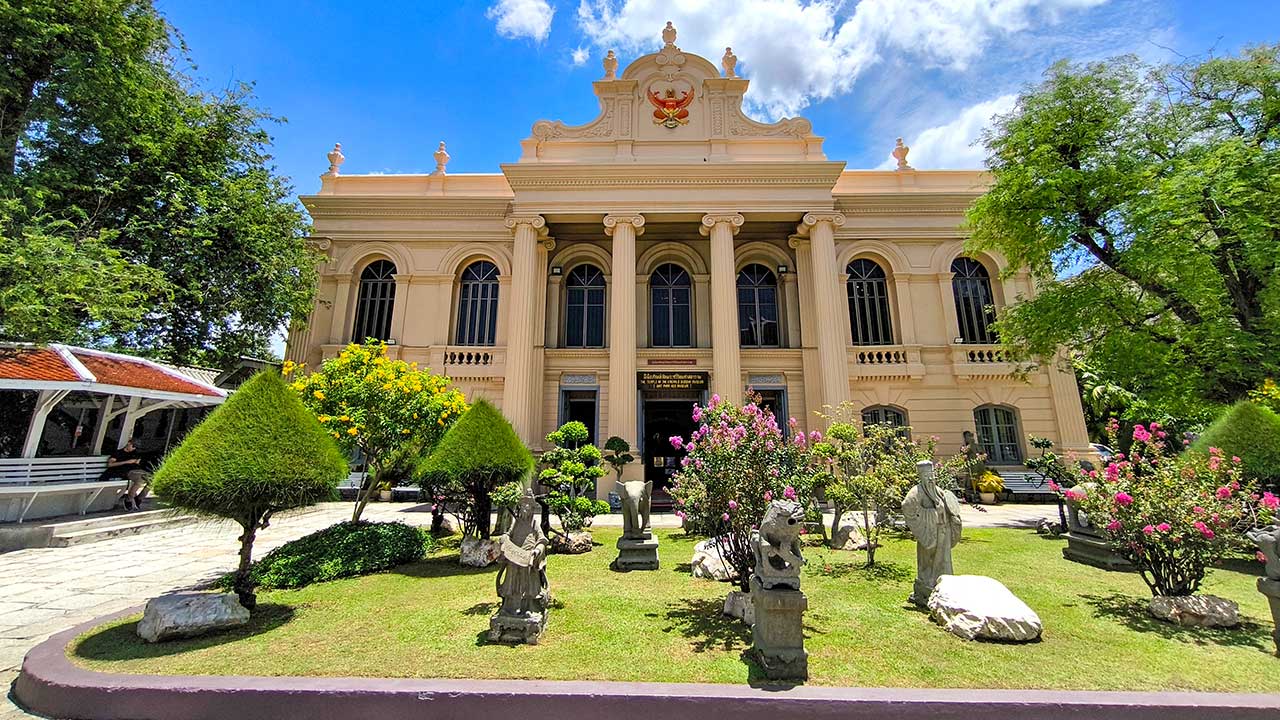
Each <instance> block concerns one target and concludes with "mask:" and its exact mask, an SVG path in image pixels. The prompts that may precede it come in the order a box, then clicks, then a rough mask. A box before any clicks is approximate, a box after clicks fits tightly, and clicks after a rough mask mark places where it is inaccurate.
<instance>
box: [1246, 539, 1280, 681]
mask: <svg viewBox="0 0 1280 720" xmlns="http://www.w3.org/2000/svg"><path fill="white" fill-rule="evenodd" d="M1247 534H1248V536H1249V539H1250V540H1252V541H1253V542H1254V543H1255V544H1257V546H1258V550H1260V551H1262V557H1263V558H1265V559H1266V562H1267V564H1266V566H1265V568H1264V569H1263V573H1264V574H1265V577H1260V578H1258V592H1260V593H1262V594H1263V595H1265V596H1266V598H1267V603H1268V604H1269V605H1270V606H1271V621H1272V623H1274V625H1275V628H1274V629H1273V630H1272V632H1271V639H1272V640H1274V641H1275V643H1276V656H1277V657H1280V525H1268V526H1266V527H1264V528H1258V529H1257V530H1250V531H1249V532H1248V533H1247Z"/></svg>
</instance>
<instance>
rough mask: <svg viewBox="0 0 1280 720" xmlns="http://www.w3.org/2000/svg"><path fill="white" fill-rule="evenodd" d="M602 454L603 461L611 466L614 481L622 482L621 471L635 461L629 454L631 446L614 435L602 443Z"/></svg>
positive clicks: (633, 456)
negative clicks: (614, 476)
mask: <svg viewBox="0 0 1280 720" xmlns="http://www.w3.org/2000/svg"><path fill="white" fill-rule="evenodd" d="M604 453H605V455H604V461H605V462H607V463H609V464H610V465H611V466H613V473H614V475H616V476H617V477H616V478H615V480H617V481H618V482H622V471H623V469H624V468H626V466H627V465H628V464H630V463H632V462H635V459H636V456H635V455H632V454H631V444H630V443H628V442H627V441H626V440H623V439H622V438H620V437H618V436H617V435H614V436H612V437H610V438H609V439H608V440H605V441H604Z"/></svg>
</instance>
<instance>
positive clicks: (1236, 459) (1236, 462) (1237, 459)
mask: <svg viewBox="0 0 1280 720" xmlns="http://www.w3.org/2000/svg"><path fill="white" fill-rule="evenodd" d="M1240 462H1241V461H1240V456H1239V455H1232V456H1231V464H1233V465H1239V464H1240Z"/></svg>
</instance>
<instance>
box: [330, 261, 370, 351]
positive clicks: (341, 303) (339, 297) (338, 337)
mask: <svg viewBox="0 0 1280 720" xmlns="http://www.w3.org/2000/svg"><path fill="white" fill-rule="evenodd" d="M333 279H334V280H335V281H336V282H337V283H338V287H337V288H336V289H335V290H334V294H333V318H332V321H331V322H330V324H329V343H330V344H331V345H346V344H347V341H349V340H350V339H351V326H350V325H348V324H347V306H348V305H350V304H351V273H343V274H341V275H334V276H333ZM361 339H362V340H363V338H361Z"/></svg>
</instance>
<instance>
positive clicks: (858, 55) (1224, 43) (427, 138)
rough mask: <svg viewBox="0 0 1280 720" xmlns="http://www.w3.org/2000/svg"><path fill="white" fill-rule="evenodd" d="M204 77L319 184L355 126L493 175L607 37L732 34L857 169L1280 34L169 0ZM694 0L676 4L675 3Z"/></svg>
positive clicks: (279, 157)
mask: <svg viewBox="0 0 1280 720" xmlns="http://www.w3.org/2000/svg"><path fill="white" fill-rule="evenodd" d="M157 4H158V6H159V7H160V9H161V11H162V12H164V13H165V15H166V16H167V17H168V19H169V20H170V22H172V23H173V24H174V25H175V26H176V27H177V28H178V29H179V31H180V32H181V34H182V35H183V37H184V38H185V40H186V42H187V43H188V45H189V47H190V52H191V55H192V57H193V58H194V60H195V62H196V63H197V67H196V68H195V69H194V70H193V71H192V72H193V74H194V75H195V76H196V78H197V79H198V80H199V82H200V83H201V85H203V86H204V87H206V88H209V89H215V90H216V89H220V88H225V87H226V86H228V85H229V84H231V83H233V82H236V81H252V82H255V83H256V86H257V94H258V98H259V100H258V102H259V105H260V106H262V107H264V108H266V109H267V110H269V111H270V112H272V113H274V114H276V115H281V116H284V117H286V118H287V119H288V123H287V124H285V125H282V126H276V127H273V128H272V133H273V135H274V137H275V149H274V154H275V156H276V162H277V165H278V168H279V170H280V171H281V172H282V173H283V174H285V175H287V176H289V177H291V178H292V180H293V184H294V186H295V189H296V190H297V191H298V192H299V193H304V194H305V193H311V192H314V191H315V190H316V189H317V188H318V185H319V181H318V179H317V176H318V175H319V174H320V173H321V172H323V171H324V169H325V167H326V163H325V159H324V155H325V153H326V152H327V151H328V150H329V148H330V147H332V145H333V143H334V142H341V143H342V144H343V148H344V151H345V153H346V157H347V161H346V164H345V165H344V166H343V172H347V173H396V172H429V171H430V170H431V169H432V167H433V166H434V163H433V161H432V158H431V153H432V152H433V151H434V150H435V147H436V144H437V143H438V142H439V141H441V140H444V141H446V142H447V143H448V148H449V152H450V154H451V155H452V158H453V159H452V161H451V162H450V165H449V170H450V172H497V171H498V169H499V168H498V164H499V163H502V162H511V161H514V160H515V159H516V158H517V157H518V155H519V145H518V143H519V140H520V139H521V138H524V137H526V136H527V135H528V133H529V128H530V126H531V125H532V124H533V122H534V121H536V120H539V119H543V118H547V119H561V120H564V121H566V122H569V123H580V122H586V121H588V120H591V119H592V118H594V117H595V116H596V114H597V105H596V102H595V97H594V96H593V94H592V92H591V81H592V80H595V79H598V78H599V77H600V75H601V74H602V72H601V66H600V60H601V58H602V57H603V55H604V51H605V49H607V48H615V49H616V50H617V51H618V54H619V57H620V58H621V60H622V64H623V66H624V67H625V65H626V63H627V62H629V61H630V60H631V59H634V58H635V57H636V56H638V55H640V54H643V53H644V52H651V51H653V50H656V49H657V47H659V46H660V44H661V40H660V37H659V31H660V29H661V27H662V25H663V22H664V21H665V20H667V19H670V20H673V21H674V22H675V25H676V27H677V28H678V29H679V31H680V35H679V39H678V40H677V44H678V45H680V46H681V47H682V48H683V49H685V50H686V51H693V52H698V53H700V54H703V55H706V56H707V57H709V58H710V59H712V61H713V62H715V63H716V64H717V65H718V64H719V57H720V55H721V54H722V53H723V51H724V47H725V46H726V45H732V46H733V47H734V51H735V53H736V54H737V55H738V57H739V72H740V74H742V75H744V76H746V77H748V78H751V79H752V89H751V92H750V94H749V95H748V100H749V101H750V111H751V112H752V113H753V114H754V115H756V116H757V117H759V118H761V119H776V118H777V117H780V116H782V115H795V114H801V115H803V116H805V117H807V118H809V119H810V120H812V121H813V125H814V129H815V131H816V132H817V133H818V134H820V135H823V136H825V137H826V139H827V140H826V145H825V149H826V152H827V155H828V157H830V158H832V159H838V160H845V161H847V162H848V163H849V167H851V168H859V167H863V168H865V167H876V166H879V165H881V164H882V163H885V162H886V161H887V158H888V152H889V149H890V148H891V147H892V144H893V139H894V138H895V137H896V136H898V135H902V136H904V137H905V138H906V139H907V143H908V144H909V145H911V146H912V156H911V159H912V163H913V165H916V166H917V167H921V168H928V167H976V166H978V165H980V163H981V153H980V150H978V149H976V148H973V147H971V146H970V141H971V140H972V138H973V137H974V136H975V135H976V133H977V132H978V131H979V130H980V128H981V127H982V126H983V125H985V124H986V122H987V120H988V118H989V117H990V116H991V114H992V113H994V112H998V111H1002V110H1004V109H1007V108H1008V107H1009V105H1010V103H1011V102H1012V98H1013V96H1014V94H1015V93H1016V92H1017V90H1018V89H1019V88H1020V87H1021V86H1023V85H1024V84H1026V83H1027V82H1031V81H1034V80H1035V79H1036V78H1037V77H1038V76H1039V74H1040V72H1041V71H1042V70H1043V69H1044V67H1045V66H1047V65H1048V64H1049V63H1050V62H1052V61H1054V60H1056V59H1059V58H1071V59H1076V60H1087V59H1096V58H1102V57H1107V56H1111V55H1117V54H1122V53H1135V54H1137V55H1139V56H1141V57H1143V58H1145V59H1148V60H1154V61H1163V60H1172V59H1176V58H1177V57H1179V56H1202V55H1204V54H1205V53H1207V52H1209V51H1215V52H1218V53H1228V52H1235V51H1236V50H1238V49H1239V48H1240V47H1242V46H1244V45H1248V44H1255V43H1261V42H1276V41H1280V12H1277V11H1276V0H1224V1H1221V2H1214V3H1208V2H1202V1H1200V0H862V1H861V2H852V1H850V2H834V1H833V2H813V1H811V0H683V1H682V2H679V3H675V2H659V1H658V0H465V1H462V2H439V1H434V0H419V1H417V2H391V1H389V0H373V1H372V2H361V3H355V2H339V1H337V0H326V1H317V0H255V1H254V2H241V1H240V0H220V1H219V2H208V0H157ZM677 6H678V8H679V9H675V8H677Z"/></svg>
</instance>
